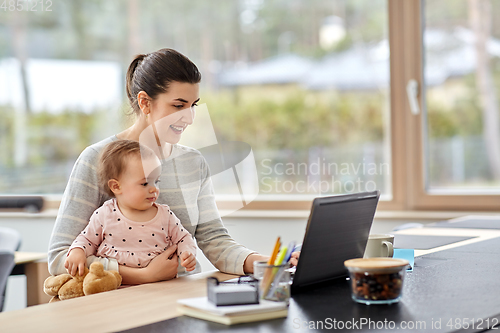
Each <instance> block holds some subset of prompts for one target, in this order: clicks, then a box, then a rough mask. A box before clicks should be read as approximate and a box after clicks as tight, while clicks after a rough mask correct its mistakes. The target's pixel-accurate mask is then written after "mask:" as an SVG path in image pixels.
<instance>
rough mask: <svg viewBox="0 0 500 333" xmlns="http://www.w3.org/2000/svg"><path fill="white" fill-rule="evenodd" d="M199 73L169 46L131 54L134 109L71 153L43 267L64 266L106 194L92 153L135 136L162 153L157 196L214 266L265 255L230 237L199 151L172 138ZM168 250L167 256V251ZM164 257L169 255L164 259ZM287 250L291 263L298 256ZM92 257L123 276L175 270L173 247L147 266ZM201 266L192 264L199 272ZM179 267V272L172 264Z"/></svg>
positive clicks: (244, 268) (239, 264) (248, 268)
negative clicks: (122, 122)
mask: <svg viewBox="0 0 500 333" xmlns="http://www.w3.org/2000/svg"><path fill="white" fill-rule="evenodd" d="M200 80H201V74H200V72H199V71H198V68H197V67H196V65H195V64H193V63H192V62H191V61H190V60H189V59H188V58H186V57H185V56H183V55H182V54H180V53H178V52H177V51H174V50H172V49H161V50H159V51H156V52H153V53H151V54H148V55H138V56H137V57H136V58H135V59H134V60H133V61H132V63H131V64H130V66H129V68H128V71H127V96H128V99H129V101H130V104H131V106H132V109H133V112H134V113H135V115H136V121H135V123H134V124H133V125H132V126H131V127H129V128H128V129H126V130H125V131H123V132H121V133H119V134H117V135H114V136H112V137H110V138H107V139H105V140H103V141H101V142H98V143H96V144H93V145H91V146H89V147H87V148H86V149H85V150H84V151H83V152H82V153H81V155H80V156H79V158H78V159H77V161H76V163H75V166H74V167H73V171H72V172H71V175H70V179H69V181H68V185H67V187H66V190H65V191H64V195H63V198H62V200H61V206H60V208H59V212H58V215H57V218H56V222H55V225H54V230H53V231H52V237H51V240H50V244H49V271H50V273H51V274H53V275H56V274H62V273H66V270H65V269H64V262H65V258H66V254H67V251H68V248H69V247H70V245H71V243H72V242H73V241H74V239H75V238H76V236H77V235H78V234H79V233H80V232H81V231H82V230H83V229H84V228H85V226H86V225H87V224H88V221H89V218H90V216H91V215H92V212H93V211H94V210H96V209H97V208H98V207H100V206H101V205H102V204H103V203H104V202H105V201H106V200H108V199H110V198H109V197H108V196H107V195H106V194H104V193H101V192H99V190H98V186H97V174H96V168H95V166H96V165H97V158H98V155H99V152H100V151H101V149H102V148H103V147H104V146H105V145H106V144H107V143H109V142H111V141H115V140H118V139H128V140H136V141H140V142H141V143H145V144H147V145H148V146H150V147H151V148H152V149H153V150H155V151H156V153H157V154H158V156H159V157H160V159H161V160H162V175H161V177H160V179H161V183H160V195H159V197H158V200H157V201H158V202H159V203H165V204H168V205H169V206H170V207H171V209H172V211H173V212H174V213H175V215H176V216H177V217H178V218H179V219H180V220H181V222H182V224H183V226H184V227H185V228H186V230H188V231H189V232H190V233H191V234H192V235H194V237H195V238H196V241H197V244H198V247H199V248H200V249H201V250H202V251H203V253H204V254H205V256H206V257H207V258H208V259H209V260H210V262H212V264H214V266H215V267H217V269H219V270H220V271H223V272H227V273H233V274H239V275H242V274H245V273H251V272H253V262H254V261H256V260H266V259H267V258H268V257H266V256H262V255H260V254H258V253H256V252H254V251H251V250H249V249H247V248H245V247H244V246H242V245H239V244H238V243H236V242H235V241H234V240H233V239H232V238H231V237H230V236H229V234H228V232H227V230H226V229H225V228H224V226H223V224H222V221H221V219H220V216H219V214H218V211H217V206H216V205H215V198H214V192H213V188H212V183H211V181H210V173H209V169H208V166H207V164H206V161H205V159H204V158H203V157H202V156H201V154H200V153H199V152H198V151H197V150H195V149H191V148H188V147H184V146H181V145H178V144H177V143H178V142H179V140H180V137H181V135H182V133H183V131H184V130H185V129H186V127H187V126H188V125H191V124H192V123H193V119H194V107H195V106H196V103H197V102H198V101H199V99H200V98H199V82H200ZM172 255H173V256H172ZM169 257H170V258H171V259H169ZM297 258H298V254H297V253H294V259H293V261H292V263H295V264H296V262H297ZM96 260H99V261H101V262H102V263H103V265H104V268H105V269H108V270H118V271H119V272H120V274H121V275H122V277H123V283H124V284H139V283H148V282H156V281H162V280H168V279H171V278H174V277H175V276H176V275H177V273H178V260H177V255H176V253H175V249H174V248H173V247H172V248H169V249H167V251H165V252H164V253H162V254H161V255H159V256H157V257H156V258H155V259H153V260H152V261H151V262H150V263H149V265H148V266H147V267H144V268H131V267H126V266H119V265H118V264H117V262H116V260H114V259H105V258H96V257H89V258H88V259H87V264H88V265H90V263H91V262H93V261H96ZM199 271H200V267H199V264H197V268H196V270H195V271H194V272H199ZM179 273H184V270H183V268H182V267H179Z"/></svg>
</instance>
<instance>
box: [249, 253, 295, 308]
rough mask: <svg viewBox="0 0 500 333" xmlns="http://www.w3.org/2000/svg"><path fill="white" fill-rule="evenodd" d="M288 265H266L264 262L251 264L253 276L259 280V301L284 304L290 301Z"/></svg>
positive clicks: (290, 281)
mask: <svg viewBox="0 0 500 333" xmlns="http://www.w3.org/2000/svg"><path fill="white" fill-rule="evenodd" d="M289 268H290V264H288V263H286V264H283V265H268V264H267V262H265V261H255V262H254V263H253V276H254V278H255V279H257V280H259V297H260V299H265V300H270V301H276V302H286V303H288V302H289V301H290V285H291V284H292V279H291V275H290V270H289Z"/></svg>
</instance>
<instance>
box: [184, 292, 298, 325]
mask: <svg viewBox="0 0 500 333" xmlns="http://www.w3.org/2000/svg"><path fill="white" fill-rule="evenodd" d="M177 303H178V307H177V311H179V312H180V313H181V314H183V315H186V316H190V317H195V318H200V319H203V320H208V321H213V322H216V323H221V324H225V325H233V324H239V323H248V322H253V321H261V320H268V319H275V318H283V317H286V316H287V315H288V307H287V304H286V303H284V302H272V301H266V300H260V303H259V304H245V305H229V306H216V305H215V304H213V303H211V302H210V301H209V300H208V298H207V297H195V298H185V299H180V300H178V301H177Z"/></svg>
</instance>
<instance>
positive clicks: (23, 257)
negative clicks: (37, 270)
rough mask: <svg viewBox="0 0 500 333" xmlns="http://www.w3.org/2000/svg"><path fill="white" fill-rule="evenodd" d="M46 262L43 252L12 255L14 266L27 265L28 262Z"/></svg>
mask: <svg viewBox="0 0 500 333" xmlns="http://www.w3.org/2000/svg"><path fill="white" fill-rule="evenodd" d="M44 259H45V260H46V259H47V253H43V252H15V253H14V261H15V263H16V265H19V264H27V263H30V262H35V261H38V260H44Z"/></svg>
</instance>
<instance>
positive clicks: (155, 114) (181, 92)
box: [148, 82, 200, 144]
mask: <svg viewBox="0 0 500 333" xmlns="http://www.w3.org/2000/svg"><path fill="white" fill-rule="evenodd" d="M199 92H200V89H199V84H198V83H194V84H193V83H184V82H171V83H170V86H169V87H168V91H167V92H165V93H162V94H160V95H158V96H157V97H156V98H155V99H154V100H153V101H152V102H151V110H150V111H151V112H150V114H149V116H148V118H149V120H148V122H149V123H150V124H153V123H154V125H155V128H156V133H157V135H158V139H159V140H160V142H168V143H172V144H175V143H177V142H179V140H180V138H181V135H182V133H183V132H184V130H185V129H186V127H187V126H188V125H191V124H192V123H193V120H194V116H195V110H194V108H195V106H196V105H197V104H196V103H198V101H199V100H200V95H199Z"/></svg>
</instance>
